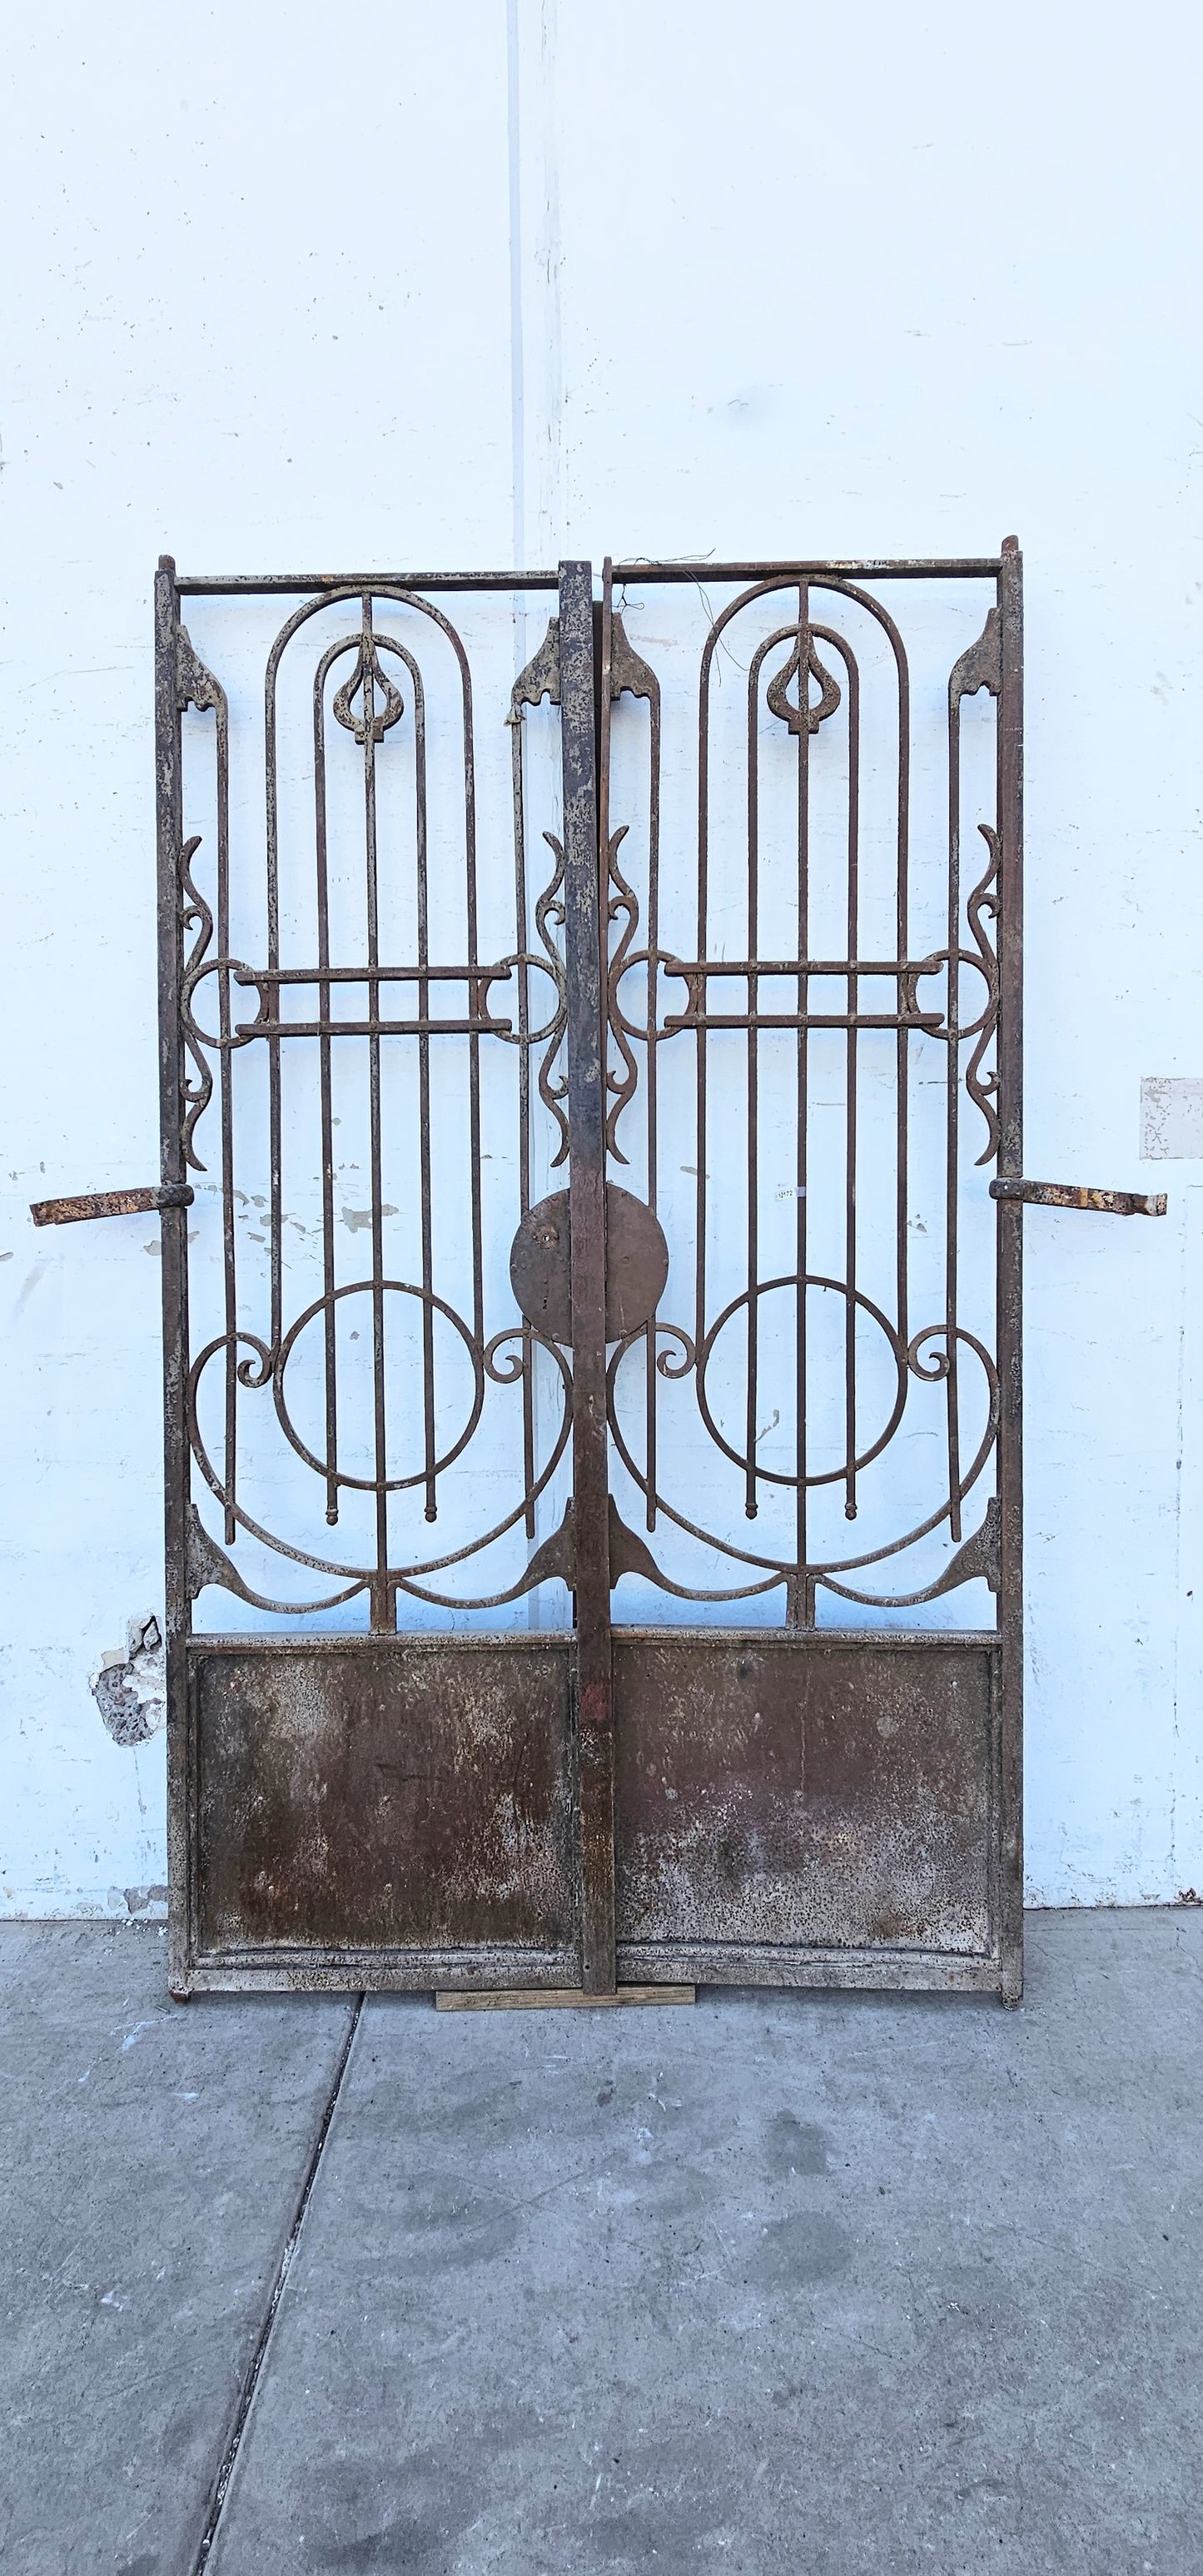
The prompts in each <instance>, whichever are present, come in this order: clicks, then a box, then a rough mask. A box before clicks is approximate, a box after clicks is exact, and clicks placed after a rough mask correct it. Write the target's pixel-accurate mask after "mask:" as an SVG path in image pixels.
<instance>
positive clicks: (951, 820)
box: [944, 681, 961, 1540]
mask: <svg viewBox="0 0 1203 2576" xmlns="http://www.w3.org/2000/svg"><path fill="white" fill-rule="evenodd" d="M960 944H961V699H960V695H959V693H956V694H954V690H953V684H952V682H951V681H950V682H949V688H948V1067H947V1087H946V1090H945V1095H944V1096H945V1146H944V1326H945V1333H944V1347H945V1350H946V1352H947V1355H948V1373H947V1376H946V1377H945V1380H944V1392H945V1398H946V1403H947V1415H948V1526H949V1530H950V1532H951V1535H952V1537H953V1538H954V1539H957V1540H959V1539H960V1536H961V1491H960V1488H961V1422H960V1405H959V1401H958V1396H959V1389H958V1385H957V1339H956V1333H957V1287H958V1282H957V1211H958V1205H959V1187H958V1184H959V1178H960V1173H959V1144H960V1100H961V970H960V964H959V960H958V957H957V951H958V949H959V947H960Z"/></svg>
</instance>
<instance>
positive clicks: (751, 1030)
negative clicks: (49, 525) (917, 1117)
mask: <svg viewBox="0 0 1203 2576" xmlns="http://www.w3.org/2000/svg"><path fill="white" fill-rule="evenodd" d="M766 650H767V647H766V646H764V645H762V646H761V648H760V651H759V652H758V653H754V654H753V656H752V665H751V669H750V671H749V673H748V964H749V966H751V967H754V966H755V963H756V945H757V941H758V940H759V937H760V750H759V715H760V704H759V700H760V673H761V668H762V665H763V662H764V656H765V652H766ZM799 686H800V687H801V688H802V690H803V692H805V686H806V682H805V677H803V678H802V679H801V680H800V682H799ZM706 998H707V1001H709V993H708V992H707V994H706ZM759 1008H760V984H759V980H758V978H757V977H756V975H755V974H750V975H749V977H748V1132H747V1149H748V1176H747V1187H748V1207H747V1237H748V1372H747V1386H746V1390H745V1394H746V1406H745V1415H744V1454H745V1456H746V1459H747V1473H746V1477H745V1483H744V1515H745V1518H746V1519H748V1520H750V1521H754V1520H755V1518H756V1512H757V1502H756V1393H757V1379H758V1373H759V1360H760V1304H759V1300H758V1298H757V1295H756V1283H757V1277H758V1274H759V1269H760V1249H759V1218H760V1203H759V1202H760V1137H759V1120H758V1116H757V1112H758V1109H759V1105H760V1098H759V1085H760V1065H759V1056H758V1048H757V1030H756V1014H757V1011H758V1010H759Z"/></svg>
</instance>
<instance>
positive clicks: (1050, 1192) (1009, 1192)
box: [990, 1181, 1166, 1216]
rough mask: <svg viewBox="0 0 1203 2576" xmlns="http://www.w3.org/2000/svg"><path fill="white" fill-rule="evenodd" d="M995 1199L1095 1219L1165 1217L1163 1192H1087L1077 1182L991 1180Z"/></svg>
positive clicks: (992, 1193) (991, 1189)
mask: <svg viewBox="0 0 1203 2576" xmlns="http://www.w3.org/2000/svg"><path fill="white" fill-rule="evenodd" d="M990 1196H991V1198H992V1199H1004V1200H1007V1199H1009V1200H1011V1201H1014V1200H1016V1199H1018V1200H1019V1201H1020V1202H1021V1204H1022V1205H1023V1206H1024V1207H1048V1208H1088V1209H1090V1210H1091V1211H1092V1212H1093V1214H1094V1215H1095V1216H1164V1215H1165V1208H1166V1198H1165V1191H1164V1190H1154V1191H1152V1192H1151V1194H1147V1195H1146V1194H1145V1193H1144V1192H1143V1191H1141V1190H1088V1189H1083V1188H1082V1187H1081V1186H1080V1185H1079V1184H1078V1182H1076V1181H991V1183H990Z"/></svg>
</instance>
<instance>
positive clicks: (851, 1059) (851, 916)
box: [844, 651, 860, 1521]
mask: <svg viewBox="0 0 1203 2576" xmlns="http://www.w3.org/2000/svg"><path fill="white" fill-rule="evenodd" d="M844 669H845V672H846V674H847V680H848V963H849V965H852V964H853V962H854V960H855V958H856V954H857V948H858V945H859V941H860V680H859V674H858V671H857V666H856V662H855V659H854V657H853V655H852V653H851V651H847V652H845V654H844ZM859 1010H860V982H859V979H858V977H857V976H856V975H850V976H849V978H848V1015H849V1018H850V1020H851V1021H852V1023H853V1025H852V1026H851V1027H850V1028H849V1031H848V1055H847V1070H846V1074H845V1089H846V1094H847V1096H846V1099H845V1104H844V1116H845V1144H846V1149H847V1153H846V1172H845V1182H844V1278H845V1281H846V1284H847V1289H848V1305H847V1312H846V1315H845V1318H844V1439H845V1446H846V1455H847V1472H846V1478H845V1484H844V1518H845V1520H850V1521H854V1520H855V1519H856V1250H857V1246H856V1155H857V1142H858V1137H857V1112H858V1109H859V1105H860V1104H859V1099H858V1084H857V1075H858V1069H859V1068H858V1044H859V1035H860V1033H859V1031H858V1029H857V1028H856V1026H855V1022H856V1017H857V1013H858V1012H859Z"/></svg>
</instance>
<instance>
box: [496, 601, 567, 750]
mask: <svg viewBox="0 0 1203 2576" xmlns="http://www.w3.org/2000/svg"><path fill="white" fill-rule="evenodd" d="M544 698H550V700H551V703H552V705H553V707H558V705H559V703H560V621H559V618H558V617H553V618H552V619H551V620H550V622H549V624H548V628H547V633H546V635H545V636H544V638H543V641H542V643H541V645H540V646H539V650H538V652H537V653H532V655H531V658H530V660H529V662H528V663H527V665H526V669H525V670H524V671H520V672H519V673H518V677H517V679H516V680H515V682H514V685H513V688H512V689H511V691H510V712H509V714H508V716H507V717H506V723H507V724H508V725H520V724H521V722H522V709H523V707H537V706H539V705H540V704H541V703H542V700H543V699H544Z"/></svg>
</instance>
